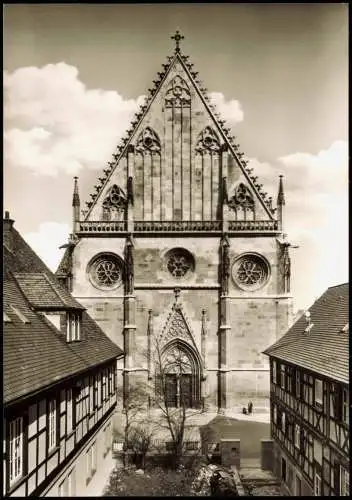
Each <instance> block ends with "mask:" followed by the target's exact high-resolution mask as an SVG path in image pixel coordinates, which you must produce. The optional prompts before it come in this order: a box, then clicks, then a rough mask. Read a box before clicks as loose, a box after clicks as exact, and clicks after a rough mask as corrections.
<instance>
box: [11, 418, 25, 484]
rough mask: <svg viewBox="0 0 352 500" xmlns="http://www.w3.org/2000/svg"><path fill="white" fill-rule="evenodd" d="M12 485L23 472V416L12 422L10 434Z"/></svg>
mask: <svg viewBox="0 0 352 500" xmlns="http://www.w3.org/2000/svg"><path fill="white" fill-rule="evenodd" d="M9 454H10V485H12V484H13V483H14V482H15V481H17V479H19V478H20V477H21V476H22V474H23V418H22V417H18V418H16V419H15V420H12V421H11V422H10V436H9Z"/></svg>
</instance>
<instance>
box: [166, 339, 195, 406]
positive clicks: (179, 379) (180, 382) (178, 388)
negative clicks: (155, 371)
mask: <svg viewBox="0 0 352 500" xmlns="http://www.w3.org/2000/svg"><path fill="white" fill-rule="evenodd" d="M161 363H162V375H163V377H164V383H165V389H164V390H165V396H166V402H167V405H168V406H170V407H181V406H183V405H185V407H186V408H198V407H199V406H200V403H201V372H202V365H201V360H200V358H199V355H198V353H197V352H196V351H195V349H193V347H192V346H190V345H189V344H188V343H187V342H185V341H183V340H181V339H175V340H173V341H171V342H169V343H168V344H166V345H165V347H164V348H163V351H162V353H161Z"/></svg>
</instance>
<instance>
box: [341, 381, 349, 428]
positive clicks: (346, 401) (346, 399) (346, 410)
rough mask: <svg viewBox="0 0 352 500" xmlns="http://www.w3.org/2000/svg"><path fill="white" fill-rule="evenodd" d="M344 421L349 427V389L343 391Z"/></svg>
mask: <svg viewBox="0 0 352 500" xmlns="http://www.w3.org/2000/svg"><path fill="white" fill-rule="evenodd" d="M342 421H343V423H344V424H346V425H349V394H348V391H347V389H343V390H342Z"/></svg>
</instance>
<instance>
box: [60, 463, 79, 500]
mask: <svg viewBox="0 0 352 500" xmlns="http://www.w3.org/2000/svg"><path fill="white" fill-rule="evenodd" d="M58 496H59V497H74V496H76V477H75V469H72V470H71V471H70V472H69V474H68V475H67V476H66V477H65V479H64V480H63V481H62V482H61V483H60V484H59V491H58Z"/></svg>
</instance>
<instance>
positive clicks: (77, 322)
mask: <svg viewBox="0 0 352 500" xmlns="http://www.w3.org/2000/svg"><path fill="white" fill-rule="evenodd" d="M66 320H67V329H66V338H67V342H75V341H76V340H81V316H80V314H78V313H67V317H66Z"/></svg>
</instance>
